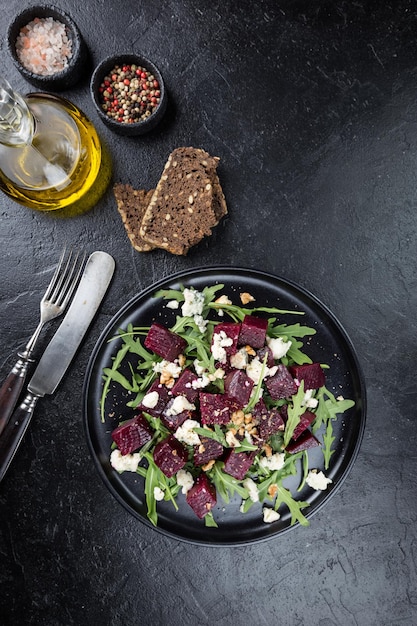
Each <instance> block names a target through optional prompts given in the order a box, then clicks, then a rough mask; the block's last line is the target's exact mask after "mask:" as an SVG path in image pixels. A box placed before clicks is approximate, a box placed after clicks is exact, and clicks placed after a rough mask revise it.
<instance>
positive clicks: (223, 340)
mask: <svg viewBox="0 0 417 626" xmlns="http://www.w3.org/2000/svg"><path fill="white" fill-rule="evenodd" d="M231 345H233V339H232V338H231V337H228V336H227V335H226V333H225V332H224V330H221V331H220V332H219V333H213V340H212V344H211V348H210V349H211V353H212V355H213V357H214V358H215V360H216V361H219V363H226V361H227V353H226V350H225V348H228V347H229V346H231Z"/></svg>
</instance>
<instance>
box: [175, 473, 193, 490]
mask: <svg viewBox="0 0 417 626" xmlns="http://www.w3.org/2000/svg"><path fill="white" fill-rule="evenodd" d="M176 478H177V485H178V486H179V487H182V489H181V491H182V493H184V494H186V493H187V491H190V489H191V487H192V486H193V485H194V479H193V477H192V475H191V474H190V472H187V470H184V469H180V470H179V471H178V472H177V474H176Z"/></svg>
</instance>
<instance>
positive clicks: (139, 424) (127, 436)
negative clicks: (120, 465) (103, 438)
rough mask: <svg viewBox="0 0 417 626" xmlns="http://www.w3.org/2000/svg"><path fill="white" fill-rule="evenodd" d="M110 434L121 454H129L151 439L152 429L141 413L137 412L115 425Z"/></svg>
mask: <svg viewBox="0 0 417 626" xmlns="http://www.w3.org/2000/svg"><path fill="white" fill-rule="evenodd" d="M111 436H112V439H113V441H114V442H115V443H116V445H117V447H118V448H119V450H120V452H121V453H122V454H123V455H124V454H130V453H131V452H134V450H138V449H139V448H142V446H144V445H145V443H148V441H150V440H151V439H152V429H151V427H150V426H149V424H148V422H147V421H146V419H145V418H144V417H143V415H141V414H139V415H136V416H135V417H133V418H132V419H130V420H128V421H127V422H125V423H124V424H121V425H120V426H117V428H115V429H114V430H113V432H112V434H111Z"/></svg>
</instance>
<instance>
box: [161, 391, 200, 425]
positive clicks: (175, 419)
mask: <svg viewBox="0 0 417 626" xmlns="http://www.w3.org/2000/svg"><path fill="white" fill-rule="evenodd" d="M174 402H175V398H171V400H169V402H168V403H167V405H166V406H165V408H164V410H163V411H162V413H161V420H162V421H163V423H164V424H165V426H166V427H167V428H170V429H171V430H177V428H178V427H179V426H181V424H183V423H184V422H185V420H188V419H192V417H193V415H194V411H193V410H192V409H185V410H184V411H180V412H179V413H171V411H172V405H173V404H174Z"/></svg>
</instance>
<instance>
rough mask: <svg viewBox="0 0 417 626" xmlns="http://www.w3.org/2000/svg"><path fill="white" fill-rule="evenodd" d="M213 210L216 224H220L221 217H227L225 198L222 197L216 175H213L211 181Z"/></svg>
mask: <svg viewBox="0 0 417 626" xmlns="http://www.w3.org/2000/svg"><path fill="white" fill-rule="evenodd" d="M213 210H214V213H215V215H216V219H217V223H219V222H220V220H221V218H222V217H224V216H225V215H227V205H226V198H225V197H224V193H223V190H222V187H221V185H220V181H219V177H218V176H217V174H215V176H214V181H213Z"/></svg>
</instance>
